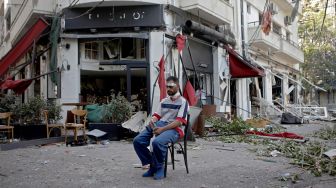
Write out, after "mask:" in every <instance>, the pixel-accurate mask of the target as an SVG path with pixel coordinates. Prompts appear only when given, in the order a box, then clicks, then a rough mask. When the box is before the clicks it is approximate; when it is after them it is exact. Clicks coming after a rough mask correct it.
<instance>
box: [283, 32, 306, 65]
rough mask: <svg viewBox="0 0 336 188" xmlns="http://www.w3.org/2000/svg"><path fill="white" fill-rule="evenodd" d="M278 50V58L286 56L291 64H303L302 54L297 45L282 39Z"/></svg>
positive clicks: (284, 38)
mask: <svg viewBox="0 0 336 188" xmlns="http://www.w3.org/2000/svg"><path fill="white" fill-rule="evenodd" d="M280 49H281V50H280V54H279V55H280V56H287V58H288V59H289V60H291V62H293V63H303V61H304V53H303V51H302V50H301V49H300V47H299V45H298V44H297V43H295V42H293V41H291V40H287V39H286V37H282V38H281V48H280Z"/></svg>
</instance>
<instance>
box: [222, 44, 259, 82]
mask: <svg viewBox="0 0 336 188" xmlns="http://www.w3.org/2000/svg"><path fill="white" fill-rule="evenodd" d="M225 49H226V50H227V51H228V53H229V67H230V74H231V78H250V77H262V76H265V73H264V71H263V70H261V69H259V68H257V67H255V66H254V65H252V64H251V63H249V62H248V61H247V60H245V59H244V58H243V57H241V56H240V55H239V54H238V53H237V52H236V51H234V50H233V49H231V48H230V47H228V46H225Z"/></svg>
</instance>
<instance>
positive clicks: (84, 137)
mask: <svg viewBox="0 0 336 188" xmlns="http://www.w3.org/2000/svg"><path fill="white" fill-rule="evenodd" d="M83 139H84V141H86V140H87V139H86V134H85V128H83Z"/></svg>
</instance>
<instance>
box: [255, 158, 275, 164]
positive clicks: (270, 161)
mask: <svg viewBox="0 0 336 188" xmlns="http://www.w3.org/2000/svg"><path fill="white" fill-rule="evenodd" d="M257 159H258V160H261V161H264V162H268V163H276V161H273V160H270V159H264V158H257Z"/></svg>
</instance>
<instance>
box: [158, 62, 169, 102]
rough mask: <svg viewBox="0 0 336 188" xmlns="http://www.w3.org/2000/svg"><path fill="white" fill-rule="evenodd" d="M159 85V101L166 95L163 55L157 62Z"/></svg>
mask: <svg viewBox="0 0 336 188" xmlns="http://www.w3.org/2000/svg"><path fill="white" fill-rule="evenodd" d="M159 68H160V72H159V80H158V82H159V87H160V101H161V100H162V99H164V98H166V96H167V89H166V78H165V62H164V57H163V56H162V57H161V60H160V62H159Z"/></svg>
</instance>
